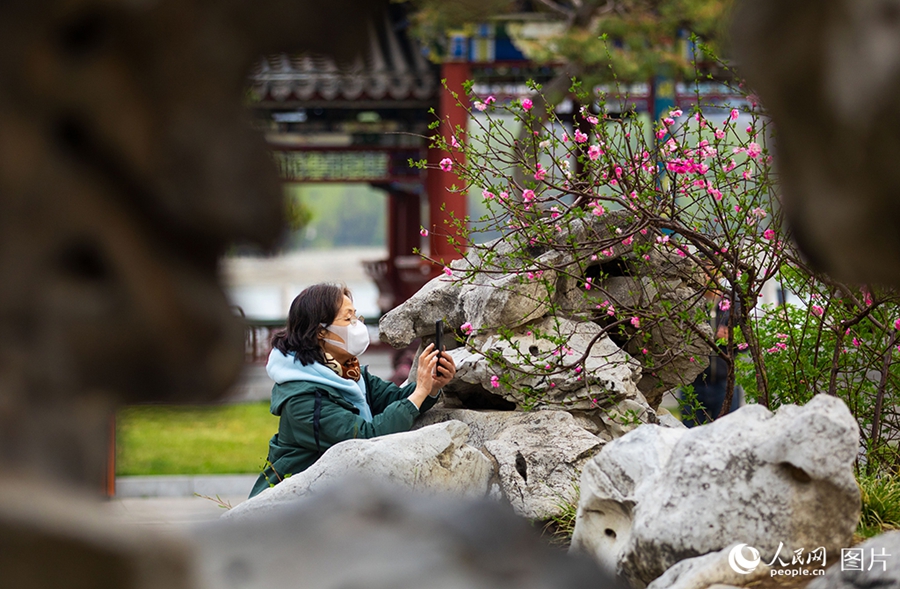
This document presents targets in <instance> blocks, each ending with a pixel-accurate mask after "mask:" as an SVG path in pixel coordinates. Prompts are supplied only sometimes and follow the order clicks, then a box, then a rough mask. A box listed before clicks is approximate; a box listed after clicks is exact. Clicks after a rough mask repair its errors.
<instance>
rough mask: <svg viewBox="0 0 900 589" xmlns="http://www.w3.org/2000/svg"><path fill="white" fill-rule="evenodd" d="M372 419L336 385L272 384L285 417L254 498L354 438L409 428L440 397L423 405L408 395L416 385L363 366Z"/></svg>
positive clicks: (275, 404)
mask: <svg viewBox="0 0 900 589" xmlns="http://www.w3.org/2000/svg"><path fill="white" fill-rule="evenodd" d="M361 378H364V379H365V382H366V401H367V402H368V403H369V407H370V408H371V410H372V416H373V417H372V421H371V423H369V422H366V421H365V420H364V419H363V418H362V417H360V415H359V409H357V408H356V407H354V406H353V404H351V403H350V402H349V401H347V400H345V399H344V397H343V396H342V395H341V393H340V392H338V391H337V390H336V389H334V388H332V387H329V386H327V385H324V384H316V383H311V382H306V381H301V380H294V381H288V382H284V383H282V384H276V385H275V386H274V387H273V388H272V407H271V411H272V414H273V415H280V416H281V420H280V422H279V424H278V433H277V434H275V435H274V436H272V439H271V440H269V456H268V461H267V464H266V467H265V469H264V470H263V472H262V474H260V476H259V478H258V479H257V481H256V484H255V485H254V486H253V490H252V491H250V497H253V496H255V495H257V494H259V493H261V492H262V491H263V490H264V489H267V488H269V487H270V486H273V485H276V484H278V483H279V482H281V481H282V480H283V479H284V477H285V476H287V475H292V474H297V473H298V472H303V471H304V470H306V469H307V468H309V467H310V466H312V464H313V463H314V462H315V461H316V460H318V459H319V457H320V456H321V455H322V454H323V453H324V452H325V450H327V449H328V448H330V447H332V446H333V445H335V444H337V443H338V442H343V441H344V440H352V439H354V438H374V437H377V436H383V435H386V434H393V433H396V432H405V431H409V429H410V428H411V427H412V424H413V420H415V418H416V417H418V416H419V415H420V414H422V413H424V412H425V411H427V410H428V409H430V408H431V407H432V406H433V405H434V404H435V402H436V401H437V398H436V397H435V398H432V397H427V398H426V399H425V401H424V402H423V403H422V407H421V409H416V406H415V405H414V404H413V403H412V401H409V400H408V399H407V397H408V396H409V395H411V394H412V392H413V390H414V389H415V388H416V385H415V383H410V384H408V385H406V386H404V387H398V386H397V385H395V384H393V383H390V382H385V381H384V380H382V379H380V378H378V377H377V376H374V375H371V374H369V370H368V368H367V367H363V369H362V377H361Z"/></svg>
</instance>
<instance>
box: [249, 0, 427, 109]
mask: <svg viewBox="0 0 900 589" xmlns="http://www.w3.org/2000/svg"><path fill="white" fill-rule="evenodd" d="M368 30H369V50H368V52H367V53H366V54H365V55H360V56H358V57H357V58H356V60H355V61H354V62H352V63H351V64H348V65H343V66H339V65H338V64H337V63H335V61H334V60H333V59H331V58H329V57H315V56H309V55H287V54H278V55H269V56H267V57H265V58H262V59H260V60H259V62H257V64H256V66H255V68H254V70H253V72H252V73H251V75H250V83H251V90H252V92H253V93H254V94H255V98H256V99H257V100H260V101H274V102H286V101H306V100H317V99H318V100H321V99H324V100H336V101H355V100H398V101H399V100H428V99H430V98H433V97H434V96H436V94H437V90H438V88H439V81H438V74H437V71H436V69H435V67H434V65H433V64H431V63H429V62H428V60H427V59H426V58H425V57H424V56H423V55H422V51H421V47H420V46H419V44H418V43H417V42H416V41H415V40H414V39H411V38H410V37H409V36H408V35H406V33H405V30H402V29H401V30H398V27H396V26H395V24H394V23H393V22H392V20H391V17H390V16H389V15H388V14H387V13H385V14H384V18H383V21H382V22H381V23H380V24H379V25H376V24H375V23H371V22H370V23H369V27H368Z"/></svg>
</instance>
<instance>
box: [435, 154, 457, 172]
mask: <svg viewBox="0 0 900 589" xmlns="http://www.w3.org/2000/svg"><path fill="white" fill-rule="evenodd" d="M432 161H434V160H432ZM440 165H441V169H442V170H443V171H445V172H449V171H450V170H452V169H453V160H451V159H450V158H449V157H445V158H444V159H442V160H441V164H440Z"/></svg>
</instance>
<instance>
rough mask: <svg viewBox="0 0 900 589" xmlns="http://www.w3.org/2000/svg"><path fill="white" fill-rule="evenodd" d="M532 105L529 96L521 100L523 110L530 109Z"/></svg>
mask: <svg viewBox="0 0 900 589" xmlns="http://www.w3.org/2000/svg"><path fill="white" fill-rule="evenodd" d="M533 106H534V103H533V102H531V99H530V98H525V99H523V100H522V108H524V109H525V110H531V107H533Z"/></svg>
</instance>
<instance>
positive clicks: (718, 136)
mask: <svg viewBox="0 0 900 589" xmlns="http://www.w3.org/2000/svg"><path fill="white" fill-rule="evenodd" d="M716 139H725V131H722V130H721V129H716Z"/></svg>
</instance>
